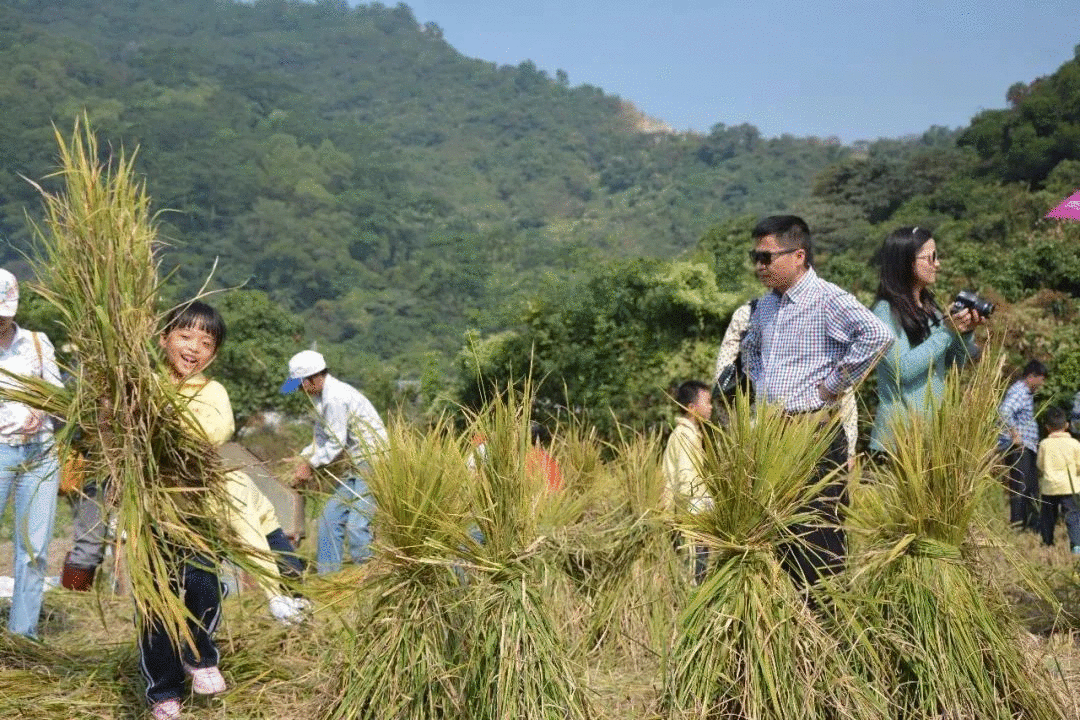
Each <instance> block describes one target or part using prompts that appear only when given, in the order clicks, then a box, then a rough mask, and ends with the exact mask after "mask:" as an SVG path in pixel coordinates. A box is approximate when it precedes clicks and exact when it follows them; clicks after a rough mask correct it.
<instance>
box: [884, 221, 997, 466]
mask: <svg viewBox="0 0 1080 720" xmlns="http://www.w3.org/2000/svg"><path fill="white" fill-rule="evenodd" d="M877 259H878V262H879V264H880V265H881V280H880V283H879V284H878V291H877V298H876V300H875V302H874V307H873V312H874V315H876V316H877V317H878V319H880V320H881V321H882V322H884V323H885V324H886V325H887V326H888V327H889V328H891V329H892V331H893V334H894V335H895V336H896V342H895V343H893V345H892V347H891V348H889V350H888V351H887V352H886V353H885V355H884V356H883V357H882V358H881V362H880V363H878V366H877V386H878V408H877V414H876V415H875V417H874V428H873V431H872V432H871V434H870V449H871V451H872V452H879V453H880V452H884V451H886V449H887V448H886V445H887V443H888V441H889V435H890V429H889V426H890V423H892V422H895V421H894V420H893V418H895V417H897V416H902V415H906V414H908V413H911V412H919V413H922V412H926V410H927V409H928V408H930V407H931V406H932V405H933V403H934V402H935V401H936V400H937V399H938V398H940V397H941V395H942V393H943V392H944V390H945V373H946V372H948V369H949V368H950V367H951V366H952V365H957V364H963V363H965V362H967V361H968V360H969V359H970V358H973V357H975V356H976V355H977V353H978V348H976V346H975V342H974V338H973V335H974V332H973V331H974V329H975V327H976V326H977V325H979V324H980V323H981V322H982V321H983V317H982V316H980V315H979V313H978V312H976V311H975V310H974V309H972V308H970V307H964V308H962V309H959V310H955V311H951V312H950V314H945V313H943V312H942V310H941V308H940V307H938V304H937V302H936V301H935V300H934V294H933V292H931V290H930V286H932V285H933V284H934V281H935V280H937V271H938V268H939V267H941V263H940V262H939V261H938V254H937V243H936V242H935V241H934V238H933V237H932V235H931V233H930V231H929V230H927V229H926V228H920V227H902V228H899V229H898V230H895V231H893V233H892V234H890V235H889V236H888V237H887V238H885V243H884V244H883V245H882V246H881V250H879V251H878V254H877Z"/></svg>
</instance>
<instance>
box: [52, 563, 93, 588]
mask: <svg viewBox="0 0 1080 720" xmlns="http://www.w3.org/2000/svg"><path fill="white" fill-rule="evenodd" d="M96 572H97V568H84V567H78V566H76V565H71V564H69V563H66V562H65V563H64V570H63V572H62V573H61V574H60V584H61V585H62V586H63V587H66V588H67V589H68V590H79V591H82V592H87V591H89V590H90V589H91V588H93V587H94V573H96Z"/></svg>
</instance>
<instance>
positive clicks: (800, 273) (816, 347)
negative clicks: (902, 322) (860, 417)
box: [742, 215, 893, 587]
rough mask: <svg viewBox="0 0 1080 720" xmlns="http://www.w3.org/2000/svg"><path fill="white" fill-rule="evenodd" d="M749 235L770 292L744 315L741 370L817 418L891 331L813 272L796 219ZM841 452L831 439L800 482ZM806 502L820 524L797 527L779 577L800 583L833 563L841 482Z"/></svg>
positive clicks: (759, 387)
mask: <svg viewBox="0 0 1080 720" xmlns="http://www.w3.org/2000/svg"><path fill="white" fill-rule="evenodd" d="M751 236H752V238H753V240H754V249H753V250H751V251H750V259H751V261H752V262H753V263H754V271H755V273H756V274H757V277H758V280H760V281H761V283H762V284H763V285H764V286H765V287H767V288H769V290H771V291H772V292H770V293H768V294H767V295H764V296H763V297H761V298H759V299H758V301H757V305H756V306H755V308H754V313H753V315H752V316H751V318H750V326H749V328H748V329H747V332H746V335H745V337H744V338H743V342H742V357H743V367H744V368H745V370H746V374H747V376H748V377H749V378H750V380H751V381H752V382H753V384H754V390H755V394H756V396H757V402H758V403H773V404H780V405H782V406H783V408H784V410H785V411H786V412H788V413H790V414H792V415H796V414H803V413H821V414H822V418H823V420H824V419H825V418H826V416H827V414H828V413H830V412H832V411H833V409H834V408H835V406H836V401H837V399H838V398H839V397H840V395H841V394H842V393H843V392H844V391H845V390H847V389H848V388H850V387H851V386H853V385H854V384H855V383H856V382H858V381H859V380H860V379H862V378H863V377H864V376H865V375H866V374H867V373H868V372H869V371H870V369H871V368H872V367H873V366H874V364H875V363H876V362H877V360H878V358H880V357H881V355H882V353H883V352H884V351H885V350H886V349H888V347H889V345H891V344H892V342H893V335H892V333H891V332H890V330H889V329H888V328H887V327H885V325H884V324H883V323H882V322H881V321H880V320H878V319H877V318H876V317H874V314H873V313H872V312H870V310H869V309H867V308H866V307H864V306H863V305H862V303H860V302H859V301H858V300H856V299H855V297H854V296H853V295H852V294H851V293H849V292H847V291H845V290H842V289H840V288H839V287H837V286H836V285H834V284H832V283H830V282H826V281H825V280H822V279H821V278H819V277H818V276H817V273H816V272H815V271H814V258H813V246H812V245H811V243H810V228H809V227H808V226H807V224H806V222H805V221H804V220H803V219H802V218H800V217H796V216H795V215H774V216H771V217H767V218H765V219H764V220H762V221H761V222H759V223H758V224H757V226H756V227H755V228H754V230H753V231H752V233H751ZM828 426H829V427H835V425H833V424H829V425H828ZM846 452H847V450H846V443H845V441H844V437H843V433H839V432H837V433H835V435H834V437H833V439H832V442H831V444H830V446H829V449H828V451H827V452H826V453H825V456H824V457H823V458H822V461H821V462H820V463H818V467H817V470H816V472H815V475H816V477H815V478H810V480H811V481H815V480H816V479H817V478H821V477H824V475H825V474H826V473H828V472H831V471H832V470H833V469H835V468H836V467H837V466H839V465H842V464H844V463H845V462H846ZM812 505H813V507H812V508H810V509H811V510H812V511H813V512H815V513H816V514H818V515H819V517H821V518H822V519H823V520H825V521H826V522H824V523H814V524H812V525H807V526H806V527H805V528H800V530H801V531H802V532H800V533H799V535H800V538H801V542H799V543H794V544H793V547H791V548H789V549H788V550H789V552H788V554H787V557H786V558H785V564H786V566H787V567H786V569H787V570H788V572H789V574H791V576H792V577H793V578H794V579H795V581H796V583H798V584H802V585H804V586H806V587H809V586H811V585H813V584H814V583H815V582H816V581H817V580H818V578H820V577H823V576H827V575H832V574H834V573H836V572H838V571H839V570H840V569H841V567H842V566H843V563H844V557H845V555H846V542H845V538H844V531H843V528H842V527H841V522H842V510H843V508H844V506H846V505H847V489H846V483H845V482H844V481H843V480H838V481H837V482H834V483H831V484H830V485H828V486H827V487H826V488H825V489H824V490H823V491H822V494H821V496H820V497H818V498H817V499H815V501H814V502H813V503H812Z"/></svg>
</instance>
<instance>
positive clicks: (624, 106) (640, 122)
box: [619, 100, 676, 135]
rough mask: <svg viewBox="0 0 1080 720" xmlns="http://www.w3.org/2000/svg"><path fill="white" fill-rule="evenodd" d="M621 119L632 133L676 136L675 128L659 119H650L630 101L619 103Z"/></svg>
mask: <svg viewBox="0 0 1080 720" xmlns="http://www.w3.org/2000/svg"><path fill="white" fill-rule="evenodd" d="M619 118H620V119H621V120H622V121H624V122H625V123H626V124H627V126H628V129H629V130H630V131H631V132H636V133H641V134H643V135H675V134H676V132H675V128H673V127H671V126H670V125H668V124H667V123H666V122H664V121H663V120H661V119H659V118H654V117H649V116H648V115H646V114H645V113H643V112H641V111H640V110H638V109H637V106H635V105H634V103H632V102H630V101H629V100H620V101H619Z"/></svg>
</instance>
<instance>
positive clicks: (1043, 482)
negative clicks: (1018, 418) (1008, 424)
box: [1035, 407, 1080, 555]
mask: <svg viewBox="0 0 1080 720" xmlns="http://www.w3.org/2000/svg"><path fill="white" fill-rule="evenodd" d="M1043 423H1044V424H1045V426H1046V432H1047V436H1046V438H1044V439H1043V441H1042V442H1040V443H1039V453H1038V456H1037V459H1036V463H1035V464H1036V465H1037V466H1038V468H1039V492H1040V494H1041V495H1042V507H1041V509H1040V513H1039V529H1040V530H1041V531H1042V541H1043V545H1047V546H1050V545H1053V544H1054V526H1055V525H1057V518H1058V506H1061V508H1062V509H1064V511H1065V527H1066V528H1067V529H1068V531H1069V545H1070V546H1071V547H1072V552H1073V554H1074V555H1080V506H1078V504H1077V495H1076V493H1077V491H1080V441H1078V440H1076V438H1074V437H1073V436H1072V435H1070V434H1069V420H1068V417H1067V416H1066V415H1065V411H1064V410H1062V409H1061V408H1059V407H1051V408H1049V409H1048V410H1047V411H1046V414H1045V416H1044V419H1043Z"/></svg>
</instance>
